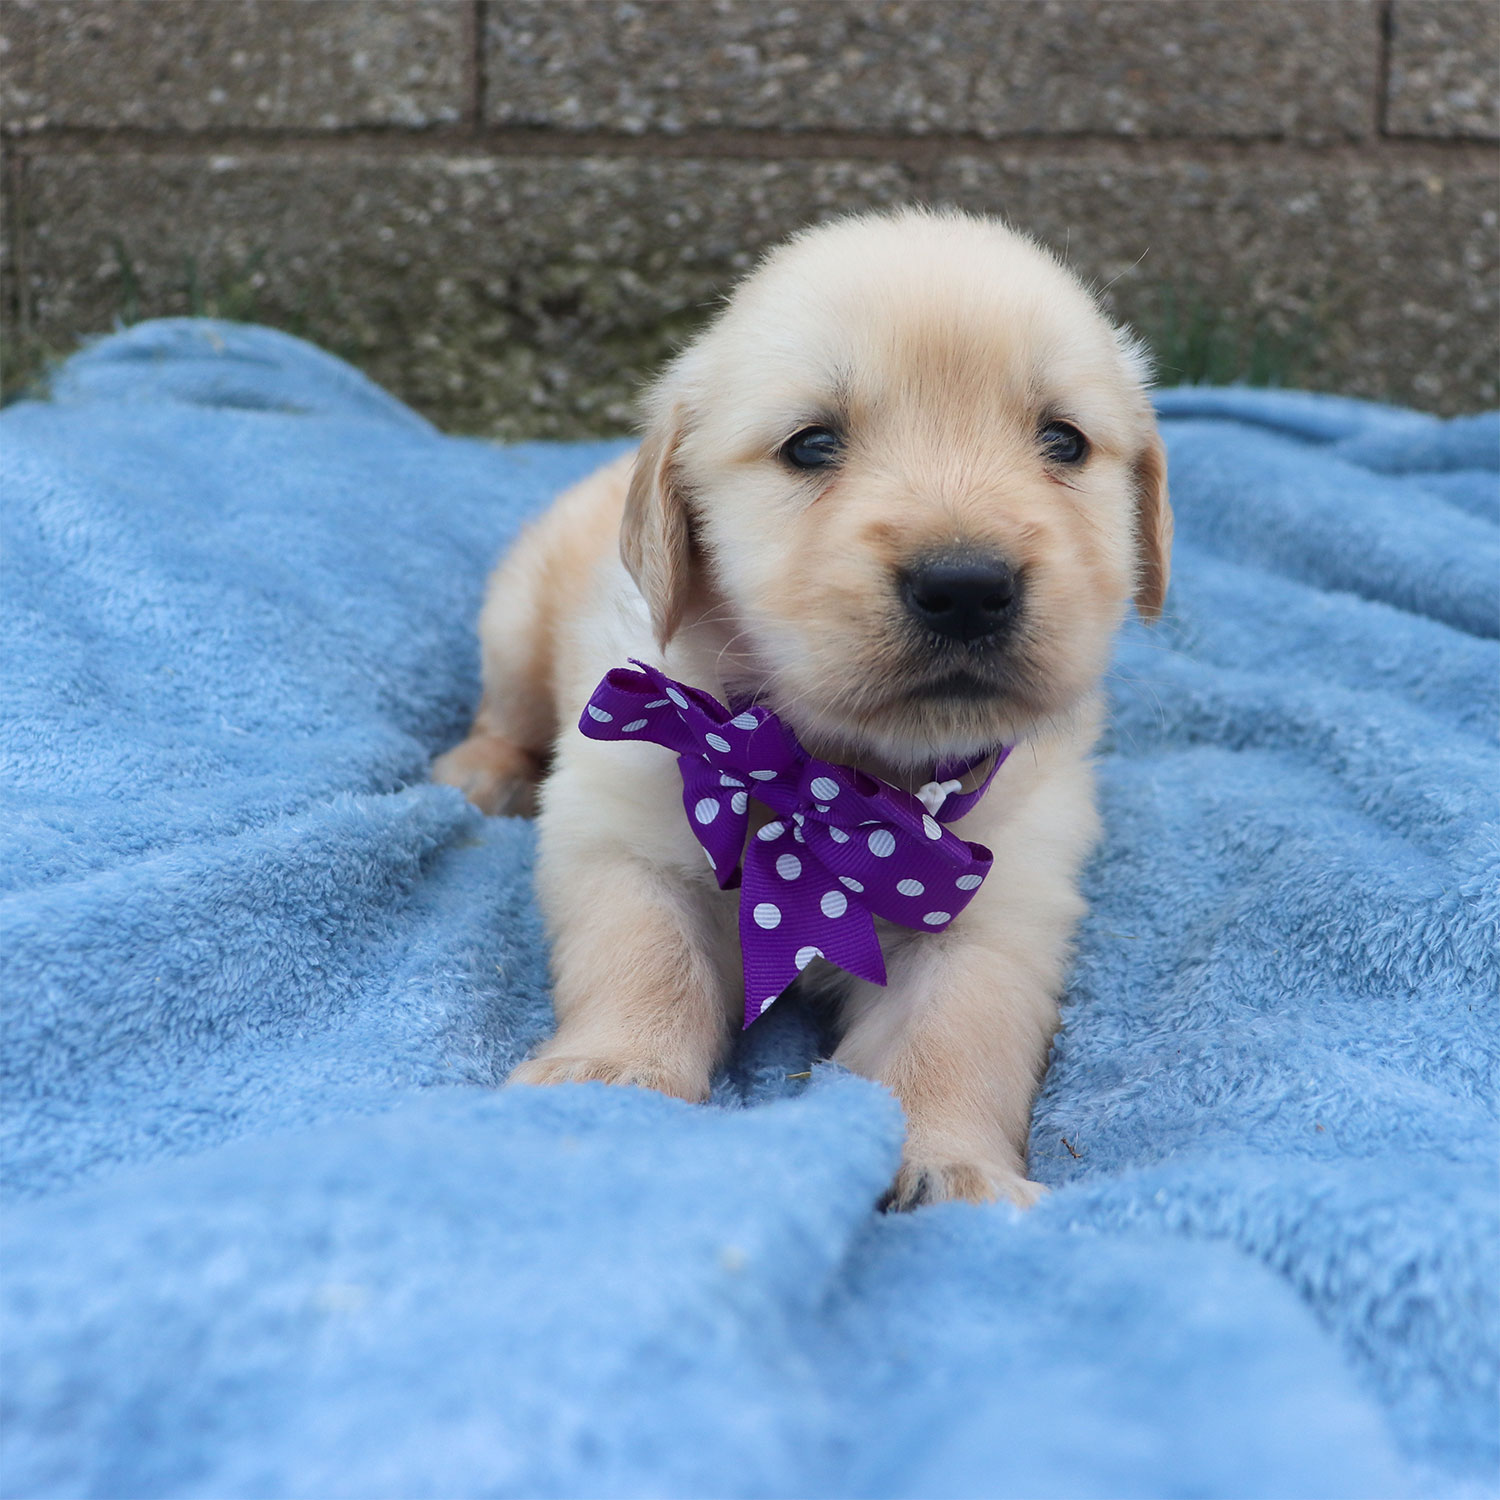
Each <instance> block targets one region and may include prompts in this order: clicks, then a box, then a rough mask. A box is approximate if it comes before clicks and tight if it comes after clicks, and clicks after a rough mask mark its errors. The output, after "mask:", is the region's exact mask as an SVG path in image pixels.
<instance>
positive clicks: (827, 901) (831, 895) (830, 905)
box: [818, 891, 849, 917]
mask: <svg viewBox="0 0 1500 1500" xmlns="http://www.w3.org/2000/svg"><path fill="white" fill-rule="evenodd" d="M818 905H819V906H821V907H822V908H823V915H824V916H825V917H841V916H843V915H844V913H845V912H846V911H847V910H848V908H849V898H848V897H847V896H846V895H845V894H844V893H843V892H842V891H824V892H823V899H822V900H821V901H820V902H818Z"/></svg>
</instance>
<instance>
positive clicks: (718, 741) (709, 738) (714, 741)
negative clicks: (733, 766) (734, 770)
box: [703, 734, 729, 755]
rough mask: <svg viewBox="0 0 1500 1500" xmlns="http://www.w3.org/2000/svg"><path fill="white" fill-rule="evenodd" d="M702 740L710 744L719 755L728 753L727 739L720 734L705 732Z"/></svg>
mask: <svg viewBox="0 0 1500 1500" xmlns="http://www.w3.org/2000/svg"><path fill="white" fill-rule="evenodd" d="M703 738H704V741H705V742H706V743H707V744H709V745H711V746H712V747H713V748H714V749H715V750H717V751H718V752H719V754H720V755H728V754H729V741H728V740H726V739H725V738H724V736H723V735H722V734H705V735H704V736H703Z"/></svg>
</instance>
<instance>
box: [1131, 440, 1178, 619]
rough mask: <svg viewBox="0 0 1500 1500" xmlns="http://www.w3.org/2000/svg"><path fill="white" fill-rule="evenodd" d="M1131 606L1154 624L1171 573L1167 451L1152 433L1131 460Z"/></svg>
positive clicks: (1164, 599)
mask: <svg viewBox="0 0 1500 1500" xmlns="http://www.w3.org/2000/svg"><path fill="white" fill-rule="evenodd" d="M1135 548H1136V581H1135V607H1136V609H1137V611H1138V612H1139V613H1140V617H1141V618H1142V619H1143V620H1144V621H1145V622H1146V623H1147V624H1148V625H1154V624H1155V623H1156V622H1157V621H1158V620H1159V619H1160V618H1161V612H1162V606H1163V605H1164V604H1165V603H1166V602H1167V579H1168V578H1169V577H1170V576H1171V572H1172V507H1171V506H1170V505H1168V504H1167V450H1166V449H1165V448H1164V447H1163V446H1162V441H1161V438H1160V436H1158V434H1156V433H1155V432H1153V433H1152V434H1151V441H1150V442H1149V443H1147V444H1146V446H1145V448H1143V449H1142V450H1141V453H1140V456H1139V457H1138V458H1137V459H1136V461H1135Z"/></svg>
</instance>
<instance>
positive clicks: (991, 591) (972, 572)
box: [901, 556, 1016, 643]
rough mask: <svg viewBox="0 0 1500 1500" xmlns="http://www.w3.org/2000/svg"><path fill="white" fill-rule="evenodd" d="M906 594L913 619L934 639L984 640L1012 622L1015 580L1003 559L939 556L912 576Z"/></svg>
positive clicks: (905, 581) (908, 577) (904, 588)
mask: <svg viewBox="0 0 1500 1500" xmlns="http://www.w3.org/2000/svg"><path fill="white" fill-rule="evenodd" d="M901 593H902V597H903V598H904V599H905V601H906V607H907V609H908V610H909V611H910V612H911V614H912V616H913V617H914V618H915V619H916V620H917V622H918V623H919V624H920V625H922V626H923V627H924V628H925V629H927V630H930V631H932V633H933V634H934V635H941V636H946V637H947V638H948V639H949V640H953V641H963V642H965V643H967V642H970V641H981V640H984V639H985V638H986V637H988V636H992V635H995V634H998V632H999V631H1001V630H1002V629H1003V628H1004V627H1005V626H1006V625H1007V624H1008V623H1009V621H1010V618H1011V615H1012V614H1013V612H1014V610H1015V604H1016V575H1015V571H1014V570H1013V569H1012V568H1011V566H1010V565H1009V564H1008V563H1006V562H1005V561H1003V560H1002V559H1001V558H998V557H975V556H960V557H937V558H932V559H930V560H928V561H926V562H923V563H920V564H918V565H917V566H916V567H914V568H912V569H911V570H910V571H909V572H907V573H906V574H905V575H904V576H903V578H902V582H901Z"/></svg>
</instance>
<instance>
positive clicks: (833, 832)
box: [828, 828, 849, 844]
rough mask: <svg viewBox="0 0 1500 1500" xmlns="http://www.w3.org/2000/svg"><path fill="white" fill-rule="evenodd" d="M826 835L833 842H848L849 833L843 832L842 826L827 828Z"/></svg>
mask: <svg viewBox="0 0 1500 1500" xmlns="http://www.w3.org/2000/svg"><path fill="white" fill-rule="evenodd" d="M828 837H829V838H831V839H832V840H833V841H834V843H835V844H847V843H848V842H849V835H848V834H847V833H845V832H844V830H843V829H842V828H830V829H829V830H828Z"/></svg>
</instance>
